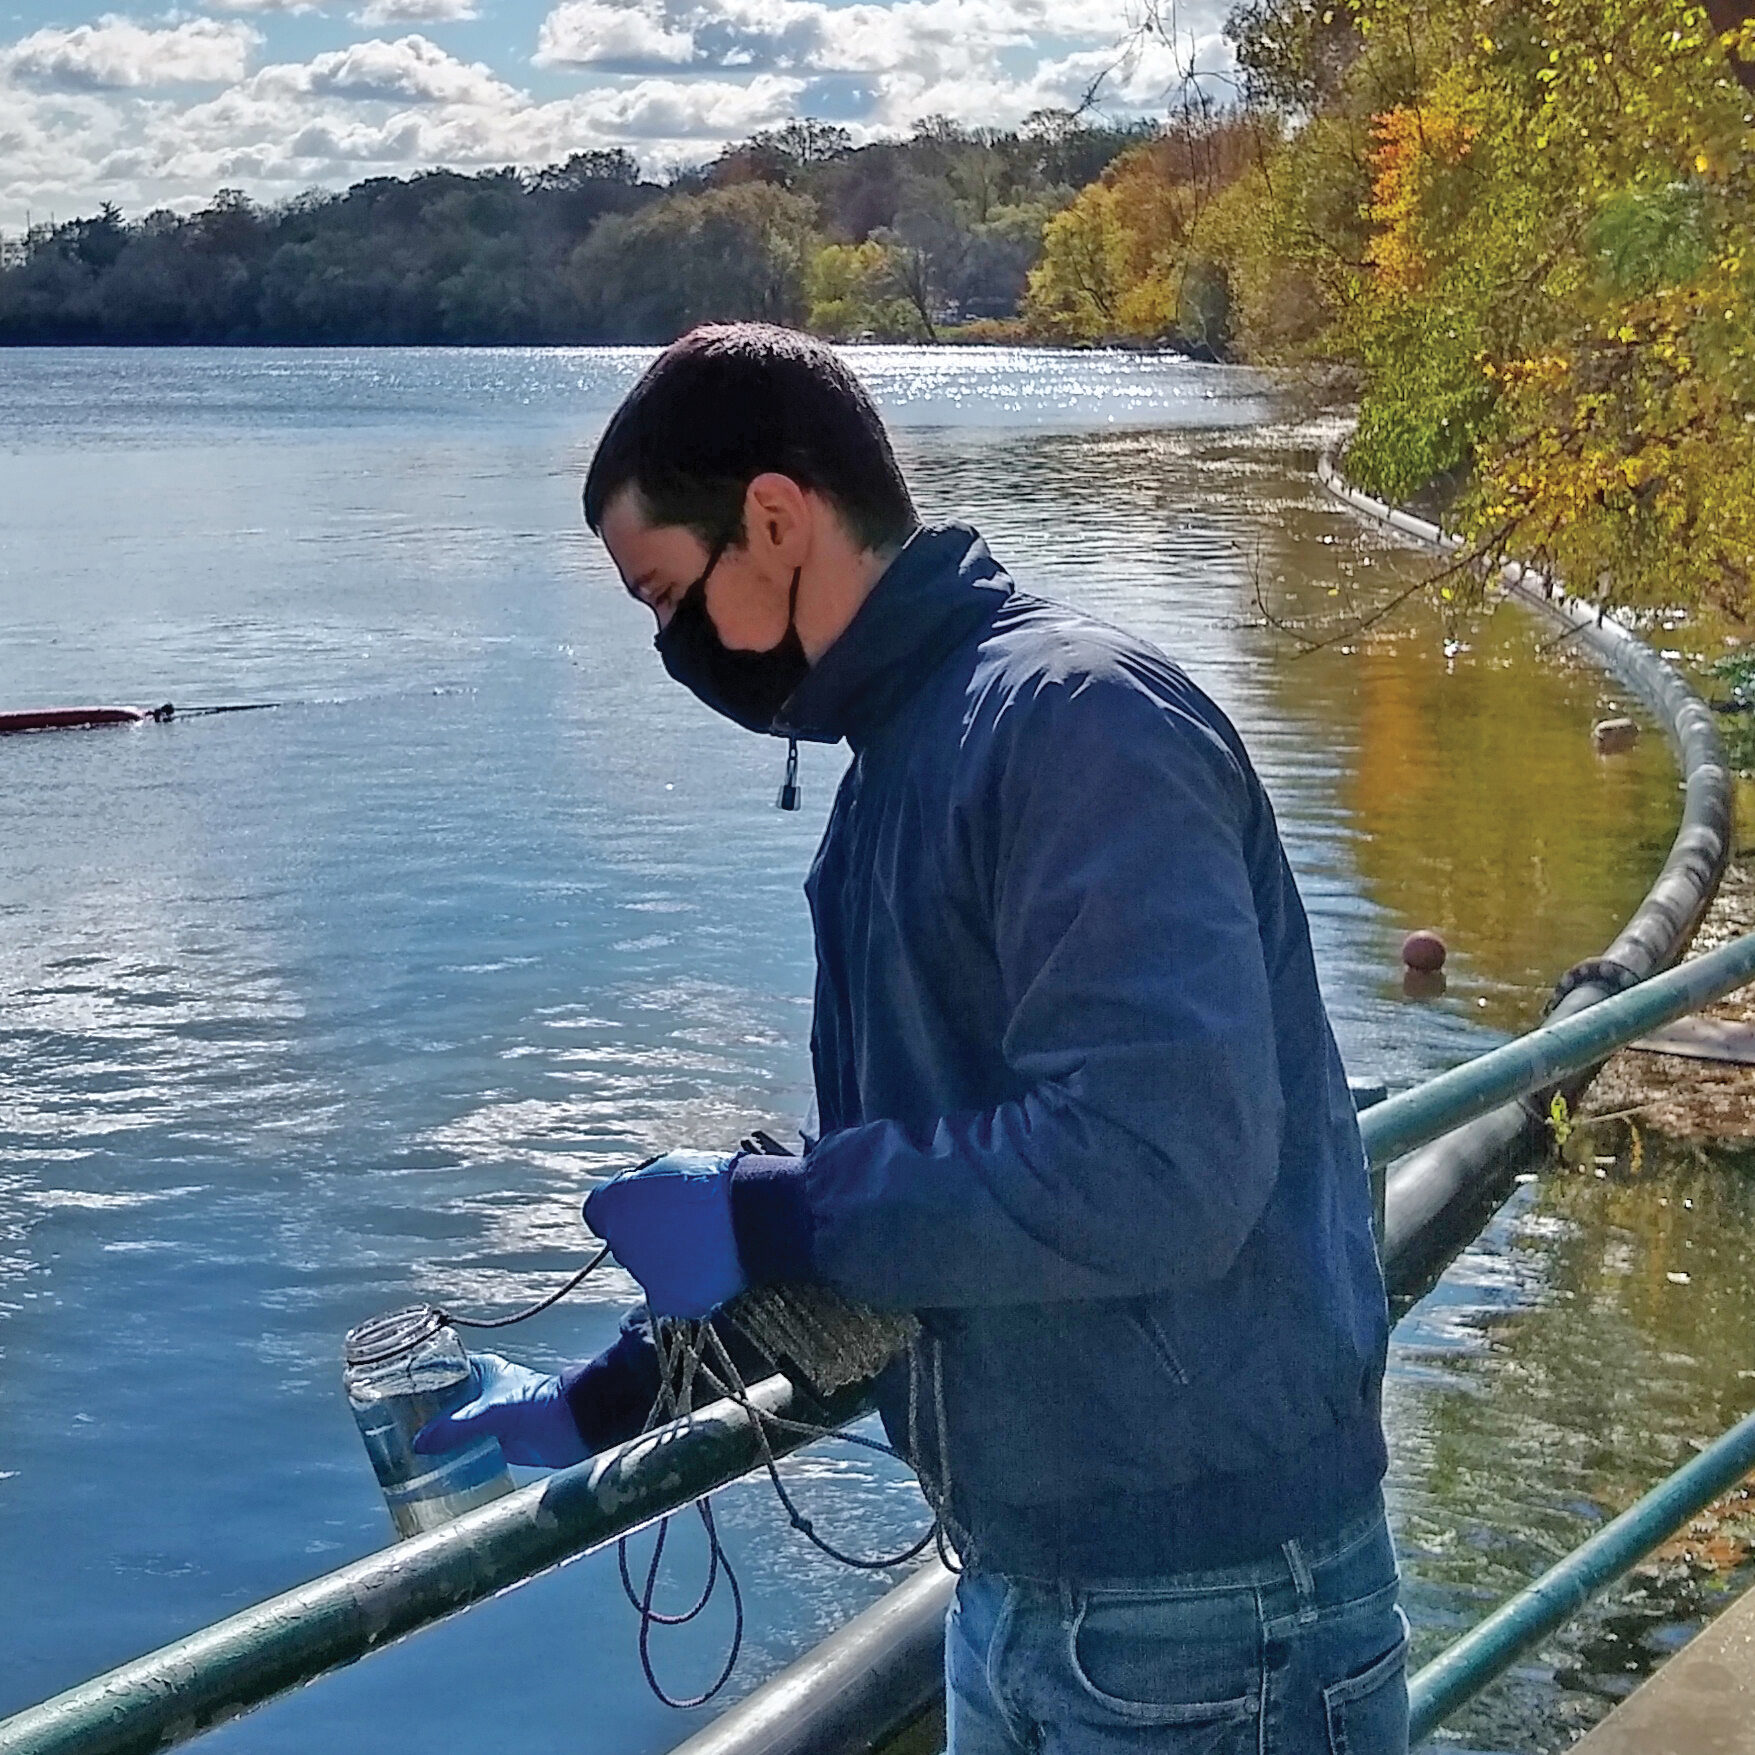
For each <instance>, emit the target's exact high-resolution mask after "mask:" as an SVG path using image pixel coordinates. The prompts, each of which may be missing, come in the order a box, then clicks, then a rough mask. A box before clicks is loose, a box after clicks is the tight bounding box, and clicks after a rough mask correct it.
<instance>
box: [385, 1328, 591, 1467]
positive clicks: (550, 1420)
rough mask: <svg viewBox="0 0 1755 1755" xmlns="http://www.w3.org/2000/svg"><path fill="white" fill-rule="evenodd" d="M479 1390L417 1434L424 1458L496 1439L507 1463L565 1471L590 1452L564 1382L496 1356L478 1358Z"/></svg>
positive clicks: (482, 1355)
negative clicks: (570, 1405) (564, 1393)
mask: <svg viewBox="0 0 1755 1755" xmlns="http://www.w3.org/2000/svg"><path fill="white" fill-rule="evenodd" d="M474 1364H475V1372H476V1392H475V1398H474V1399H473V1400H472V1401H467V1402H464V1403H462V1404H461V1405H460V1406H458V1407H455V1408H453V1409H452V1410H451V1412H450V1413H448V1414H441V1415H440V1416H439V1417H438V1419H436V1420H429V1421H428V1422H427V1424H426V1425H424V1426H423V1427H421V1429H420V1430H419V1431H418V1432H417V1433H416V1434H415V1435H414V1448H415V1449H416V1450H418V1451H419V1452H421V1454H422V1455H423V1456H424V1455H430V1454H431V1453H432V1452H434V1451H439V1450H457V1449H460V1448H461V1447H462V1446H464V1445H466V1444H475V1443H477V1442H479V1441H480V1440H481V1439H483V1438H497V1439H498V1440H499V1441H500V1449H501V1450H502V1451H503V1452H504V1453H505V1457H506V1461H507V1462H511V1463H519V1464H521V1465H523V1466H524V1467H527V1468H538V1469H564V1468H566V1467H568V1465H569V1464H572V1463H576V1462H583V1461H584V1460H585V1458H586V1457H587V1456H588V1455H589V1454H590V1452H588V1451H587V1450H586V1448H585V1440H584V1439H583V1438H582V1437H580V1435H579V1426H578V1423H577V1422H576V1421H575V1420H574V1418H573V1410H572V1409H571V1408H570V1407H568V1406H567V1398H566V1397H565V1396H564V1395H563V1394H562V1393H561V1380H560V1379H559V1378H558V1377H549V1376H547V1375H546V1374H545V1373H543V1372H541V1371H532V1370H531V1369H530V1367H529V1366H528V1365H515V1364H514V1363H513V1362H512V1361H511V1360H510V1359H502V1358H501V1357H500V1356H499V1354H498V1353H477V1354H475V1355H474Z"/></svg>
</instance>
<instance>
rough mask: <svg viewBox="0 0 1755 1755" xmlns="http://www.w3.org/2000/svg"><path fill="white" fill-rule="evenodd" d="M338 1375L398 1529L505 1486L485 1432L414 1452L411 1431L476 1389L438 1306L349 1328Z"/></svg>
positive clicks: (470, 1505)
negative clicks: (447, 1446)
mask: <svg viewBox="0 0 1755 1755" xmlns="http://www.w3.org/2000/svg"><path fill="white" fill-rule="evenodd" d="M342 1355H343V1359H344V1361H345V1366H346V1369H345V1371H344V1372H343V1375H342V1382H343V1384H344V1386H345V1387H346V1390H347V1400H348V1406H349V1407H351V1408H352V1409H353V1417H354V1419H355V1420H356V1421H357V1422H358V1424H359V1429H360V1436H361V1437H362V1438H363V1439H364V1440H365V1443H366V1454H367V1455H368V1456H369V1457H370V1458H371V1459H372V1468H373V1470H374V1472H375V1473H376V1474H377V1477H378V1485H379V1486H380V1487H382V1488H383V1490H384V1502H385V1504H386V1505H388V1506H389V1508H390V1521H391V1522H392V1523H394V1524H395V1526H396V1533H397V1535H398V1536H413V1535H418V1534H419V1533H420V1532H421V1531H422V1530H430V1529H436V1528H437V1527H438V1526H439V1525H440V1524H442V1523H448V1522H450V1520H451V1519H452V1518H454V1517H456V1516H458V1515H459V1514H461V1513H462V1512H465V1511H472V1510H474V1508H475V1507H476V1506H478V1505H485V1504H487V1502H488V1501H489V1500H490V1499H498V1498H499V1497H500V1495H501V1494H502V1493H510V1492H511V1491H512V1487H513V1481H512V1477H511V1475H510V1473H509V1472H508V1471H507V1468H506V1459H505V1457H504V1456H502V1455H501V1454H500V1446H499V1441H498V1440H497V1439H494V1438H483V1439H479V1440H477V1441H476V1442H475V1443H473V1444H466V1445H464V1446H462V1447H461V1448H459V1449H456V1450H446V1451H439V1452H435V1453H434V1454H433V1455H431V1456H422V1455H420V1454H419V1453H418V1452H417V1451H416V1450H415V1449H414V1435H415V1434H416V1433H417V1432H418V1431H420V1429H421V1428H422V1427H423V1426H425V1425H426V1424H427V1422H428V1421H430V1420H435V1419H437V1418H438V1417H439V1415H440V1414H445V1413H449V1412H450V1411H451V1410H452V1409H453V1408H456V1407H460V1406H461V1405H462V1404H463V1403H464V1402H466V1401H469V1400H471V1399H472V1398H473V1397H474V1395H475V1393H476V1383H477V1376H476V1370H475V1366H474V1364H473V1363H472V1362H471V1360H470V1357H469V1354H468V1352H467V1351H466V1350H465V1348H464V1345H463V1342H462V1340H461V1339H460V1338H459V1337H458V1334H457V1331H456V1330H455V1329H454V1328H452V1327H451V1325H450V1324H449V1323H448V1322H447V1321H446V1320H445V1315H444V1312H443V1311H441V1310H436V1309H434V1308H433V1306H432V1305H430V1304H416V1305H412V1306H410V1307H409V1308H408V1309H406V1310H392V1311H390V1312H389V1313H388V1314H386V1315H383V1316H374V1317H372V1318H371V1320H370V1321H368V1322H362V1323H361V1324H360V1325H359V1326H358V1327H357V1328H352V1329H349V1330H348V1332H347V1338H346V1340H345V1341H344V1342H343V1343H342Z"/></svg>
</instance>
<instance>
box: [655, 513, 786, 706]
mask: <svg viewBox="0 0 1755 1755" xmlns="http://www.w3.org/2000/svg"><path fill="white" fill-rule="evenodd" d="M724 549H725V544H724V543H719V544H717V545H716V546H715V547H714V550H713V554H712V557H711V559H709V560H708V562H707V570H706V572H704V573H702V575H701V576H700V578H698V579H697V580H696V581H695V582H694V584H692V585H691V586H690V587H689V588H688V590H687V591H685V592H684V593H683V595H682V599H681V601H680V602H679V603H678V604H677V606H676V610H675V613H674V614H672V616H671V618H670V620H669V621H668V622H666V623H665V625H664V626H663V628H661V629H660V630H659V633H658V637H657V638H656V639H655V640H654V641H653V642H652V644H653V645H654V646H656V647H657V648H658V656H659V657H660V658H662V659H663V660H664V668H665V669H666V670H667V671H669V672H670V674H671V676H672V677H674V678H675V679H676V681H678V682H679V683H681V684H682V685H683V687H684V688H685V689H688V690H690V691H691V692H692V693H694V694H695V695H697V696H698V697H699V698H700V699H701V700H702V701H704V702H705V703H706V704H707V705H708V706H709V707H711V708H712V709H713V710H714V711H715V712H716V713H723V714H724V715H725V717H726V718H727V719H731V720H735V721H736V722H737V723H738V724H739V725H742V726H744V727H746V728H747V729H748V730H750V731H772V730H773V729H774V721H775V719H776V718H777V717H778V716H779V712H780V709H781V708H782V707H783V706H785V704H786V701H787V698H788V697H789V696H790V695H791V693H792V691H793V690H794V689H796V688H797V687H798V685H799V684H800V683H801V682H803V681H804V678H805V673H806V672H807V671H808V670H809V669H810V660H809V659H808V658H806V657H805V655H804V643H803V642H802V641H801V640H800V639H799V637H798V626H797V616H798V573H797V572H796V571H795V572H794V573H793V575H792V601H791V603H790V605H789V607H788V609H787V612H786V632H785V633H784V634H783V635H781V637H780V643H779V645H777V646H770V647H769V648H768V650H767V651H766V652H740V651H738V650H737V649H736V648H734V647H731V646H727V645H726V644H725V642H724V641H723V640H721V639H720V638H719V630H718V629H717V628H716V627H714V625H713V618H712V617H711V616H710V615H709V614H708V613H707V576H708V574H710V573H711V572H712V571H713V569H714V568H715V567H716V566H717V565H718V564H719V556H720V555H721V554H722V553H723V552H724Z"/></svg>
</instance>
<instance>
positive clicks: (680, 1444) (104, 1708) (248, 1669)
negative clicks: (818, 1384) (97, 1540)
mask: <svg viewBox="0 0 1755 1755" xmlns="http://www.w3.org/2000/svg"><path fill="white" fill-rule="evenodd" d="M750 1395H751V1399H752V1400H753V1401H754V1402H755V1404H756V1405H757V1406H758V1407H760V1408H762V1409H763V1410H764V1411H765V1412H767V1413H772V1414H778V1415H780V1416H782V1417H784V1418H790V1419H794V1420H813V1421H814V1420H822V1419H823V1418H824V1417H825V1410H824V1408H822V1407H820V1406H817V1405H815V1404H812V1403H807V1402H806V1401H805V1400H804V1399H803V1398H802V1397H800V1396H799V1395H798V1394H797V1393H796V1392H794V1391H793V1389H792V1387H791V1385H789V1384H788V1383H787V1382H786V1380H785V1379H784V1378H781V1377H770V1378H766V1379H764V1380H763V1381H762V1382H761V1383H759V1384H757V1385H756V1386H755V1387H754V1388H753V1389H752V1390H751V1392H750ZM857 1412H858V1405H857V1402H856V1401H855V1400H854V1399H851V1398H849V1399H846V1400H843V1401H842V1402H840V1403H839V1404H837V1405H835V1406H833V1407H831V1408H830V1409H829V1410H828V1411H827V1413H828V1417H829V1418H831V1419H833V1420H836V1421H844V1420H847V1419H850V1418H851V1417H853V1415H854V1414H856V1413H857ZM769 1442H770V1444H771V1445H772V1447H773V1449H774V1450H775V1451H777V1452H778V1451H781V1450H789V1449H795V1448H796V1447H797V1445H798V1444H799V1443H800V1439H799V1438H797V1437H795V1436H794V1437H782V1436H781V1435H780V1434H779V1433H775V1434H774V1435H773V1436H772V1437H771V1438H770V1440H769ZM760 1455H761V1452H760V1446H759V1443H758V1440H757V1435H756V1430H755V1423H754V1421H753V1420H752V1419H751V1418H750V1416H749V1415H748V1414H746V1413H744V1412H743V1410H742V1409H740V1408H738V1407H736V1406H735V1405H734V1404H733V1403H731V1402H728V1401H721V1402H715V1403H714V1404H713V1405H712V1406H711V1407H709V1408H706V1409H704V1410H702V1411H701V1412H699V1413H697V1414H696V1415H694V1417H693V1418H692V1419H690V1420H688V1421H686V1422H679V1423H677V1424H675V1425H672V1426H667V1427H665V1428H663V1429H662V1430H661V1431H659V1432H655V1433H653V1434H651V1435H650V1436H648V1437H646V1438H639V1439H635V1440H633V1441H632V1442H631V1443H628V1444H624V1445H620V1446H618V1447H617V1448H616V1449H614V1450H611V1451H606V1452H604V1453H603V1455H601V1456H598V1457H595V1458H593V1459H592V1460H591V1461H590V1462H585V1463H580V1464H579V1465H578V1466H577V1467H575V1468H570V1469H563V1470H561V1471H560V1472H559V1473H557V1474H553V1475H550V1476H548V1477H547V1478H546V1479H545V1480H542V1481H539V1482H537V1483H535V1484H534V1485H532V1486H528V1487H522V1488H520V1489H518V1490H517V1491H516V1492H513V1493H508V1494H507V1495H506V1496H505V1497H504V1498H502V1499H496V1500H494V1501H493V1502H492V1503H491V1504H488V1505H484V1506H481V1507H479V1508H478V1509H476V1510H475V1511H471V1512H466V1513H465V1514H464V1515H463V1516H462V1517H459V1518H457V1519H456V1520H455V1521H454V1522H452V1523H448V1524H446V1525H444V1526H443V1527H442V1528H440V1529H436V1530H429V1531H427V1532H426V1533H425V1534H423V1535H418V1536H413V1537H411V1538H410V1539H409V1540H407V1541H405V1542H398V1543H396V1544H395V1545H394V1546H392V1547H389V1548H384V1549H382V1550H380V1551H379V1552H378V1553H375V1554H368V1555H367V1556H366V1557H365V1558H364V1559H363V1560H356V1561H354V1562H353V1563H352V1564H351V1565H348V1566H343V1567H341V1568H339V1569H338V1570H337V1571H334V1572H330V1573H326V1574H324V1576H323V1577H321V1578H317V1579H313V1580H312V1581H311V1582H310V1583H309V1584H303V1585H300V1586H298V1587H297V1588H296V1589H294V1590H290V1591H286V1592H285V1593H283V1594H282V1595H280V1596H277V1597H271V1598H270V1599H269V1600H268V1601H267V1602H265V1603H258V1604H257V1605H256V1606H255V1607H254V1608H250V1609H245V1610H243V1611H241V1612H240V1613H238V1614H236V1615H230V1616H228V1617H227V1618H226V1619H225V1620H223V1621H218V1622H215V1623H214V1625H213V1626H211V1627H204V1628H203V1629H201V1631H200V1632H198V1633H192V1634H190V1635H189V1637H188V1638H186V1639H180V1640H178V1641H177V1642H176V1643H175V1644H174V1645H167V1646H163V1647H161V1648H160V1649H159V1650H158V1651H155V1652H151V1653H149V1654H148V1655H147V1656H145V1657H142V1658H137V1659H136V1660H135V1661H134V1662H132V1663H127V1664H123V1665H121V1666H120V1668H118V1669H114V1670H111V1671H110V1672H109V1673H108V1674H107V1675H102V1676H99V1677H97V1678H95V1679H94V1680H93V1681H90V1682H85V1683H82V1684H81V1685H80V1686H78V1687H76V1688H71V1689H69V1690H68V1691H67V1692H66V1693H64V1694H59V1695H57V1696H55V1698H54V1699H52V1700H46V1701H44V1702H43V1703H42V1704H41V1705H40V1706H33V1707H30V1708H28V1709H27V1710H25V1711H24V1712H21V1713H17V1714H15V1715H14V1716H13V1717H11V1718H9V1719H7V1720H5V1721H4V1722H3V1723H0V1755H134V1752H144V1751H147V1750H155V1749H167V1748H170V1747H172V1746H173V1745H175V1744H177V1743H182V1742H186V1741H187V1740H188V1739H189V1738H191V1737H195V1736H199V1735H200V1734H201V1733H202V1732H203V1731H208V1730H212V1729H213V1728H214V1727H215V1726H216V1725H220V1724H223V1723H225V1722H226V1721H227V1720H228V1719H234V1718H237V1717H238V1716H239V1715H240V1714H242V1713H245V1712H248V1711H249V1710H250V1709H251V1708H252V1707H254V1706H259V1705H260V1704H261V1703H262V1702H263V1701H265V1700H268V1699H271V1698H272V1697H273V1696H275V1695H277V1694H283V1693H285V1692H287V1691H288V1690H289V1689H292V1688H296V1687H298V1686H299V1685H300V1684H301V1683H305V1682H309V1681H312V1680H314V1679H315V1678H316V1677H318V1676H321V1675H323V1674H325V1673H326V1672H327V1671H329V1670H334V1669H339V1668H341V1667H342V1666H343V1665H344V1664H350V1663H353V1662H354V1661H355V1660H356V1659H358V1658H362V1657H364V1656H366V1654H367V1653H368V1652H372V1651H376V1650H377V1649H378V1648H379V1647H381V1646H384V1645H387V1644H389V1643H390V1642H391V1641H392V1640H395V1639H400V1638H401V1637H402V1636H403V1635H405V1634H408V1633H413V1632H414V1631H415V1630H416V1629H418V1628H421V1627H426V1626H429V1625H430V1624H431V1623H433V1622H435V1621H439V1620H443V1619H444V1618H445V1617H446V1616H448V1615H454V1614H456V1613H457V1612H458V1610H460V1609H466V1608H468V1607H469V1606H470V1605H471V1604H472V1603H478V1602H480V1601H482V1599H483V1598H485V1597H490V1596H494V1595H496V1594H497V1593H499V1592H500V1591H503V1590H506V1589H508V1588H509V1587H510V1586H512V1585H515V1584H520V1583H522V1582H523V1581H524V1580H526V1579H528V1578H533V1577H535V1576H536V1575H537V1574H538V1573H540V1572H544V1571H546V1570H548V1569H549V1568H550V1567H552V1566H557V1565H559V1564H560V1563H561V1562H562V1561H564V1560H570V1559H572V1558H574V1557H575V1556H576V1555H579V1554H584V1553H588V1552H589V1551H590V1550H591V1549H593V1548H599V1547H602V1546H603V1545H604V1544H605V1543H607V1542H612V1541H614V1540H615V1539H616V1538H617V1537H618V1536H625V1535H628V1534H630V1533H631V1532H632V1531H634V1530H637V1529H639V1528H640V1527H641V1526H642V1525H643V1524H647V1523H650V1522H652V1521H653V1520H654V1519H655V1518H659V1517H662V1516H664V1515H665V1514H666V1513H668V1512H672V1511H675V1510H677V1509H678V1508H679V1507H681V1506H685V1505H688V1504H689V1503H690V1502H691V1501H693V1500H695V1499H698V1498H699V1497H700V1496H701V1495H702V1494H704V1493H708V1492H711V1491H712V1490H713V1489H715V1488H717V1487H723V1486H725V1485H726V1484H727V1483H729V1482H731V1481H734V1480H736V1479H737V1478H738V1476H740V1475H742V1474H745V1473H747V1472H748V1471H749V1470H750V1469H751V1468H753V1467H755V1466H756V1464H757V1463H758V1462H759V1461H760Z"/></svg>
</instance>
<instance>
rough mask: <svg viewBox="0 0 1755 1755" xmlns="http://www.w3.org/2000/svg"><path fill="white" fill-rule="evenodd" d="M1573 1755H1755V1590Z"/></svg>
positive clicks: (1637, 1692) (1575, 1746) (1625, 1702)
mask: <svg viewBox="0 0 1755 1755" xmlns="http://www.w3.org/2000/svg"><path fill="white" fill-rule="evenodd" d="M1572 1755H1755V1591H1751V1592H1750V1593H1749V1594H1747V1595H1746V1596H1744V1597H1743V1598H1742V1599H1741V1600H1740V1601H1738V1602H1736V1603H1733V1604H1732V1605H1731V1606H1730V1608H1728V1609H1726V1610H1725V1612H1724V1613H1723V1614H1722V1615H1720V1616H1719V1618H1718V1619H1717V1620H1716V1621H1714V1622H1713V1624H1712V1625H1711V1626H1710V1627H1708V1628H1707V1629H1706V1631H1705V1632H1704V1633H1701V1634H1699V1635H1697V1636H1696V1637H1695V1638H1694V1639H1693V1640H1692V1641H1691V1642H1690V1643H1689V1644H1687V1645H1685V1646H1683V1648H1682V1649H1681V1650H1680V1651H1679V1652H1678V1653H1677V1654H1676V1655H1675V1656H1674V1657H1673V1658H1671V1659H1670V1661H1669V1662H1668V1663H1667V1664H1665V1665H1664V1667H1663V1668H1662V1669H1661V1670H1659V1671H1658V1672H1657V1674H1656V1675H1655V1676H1653V1677H1652V1678H1651V1680H1650V1681H1649V1682H1646V1683H1644V1684H1643V1685H1642V1686H1641V1687H1639V1688H1637V1689H1636V1690H1635V1691H1634V1692H1633V1693H1632V1694H1630V1695H1629V1696H1628V1697H1627V1698H1626V1699H1625V1700H1623V1701H1622V1702H1621V1704H1620V1705H1619V1706H1617V1707H1616V1708H1615V1710H1614V1711H1613V1712H1612V1713H1610V1714H1609V1716H1608V1717H1607V1718H1606V1719H1604V1720H1603V1722H1602V1723H1601V1724H1600V1725H1598V1726H1597V1728H1596V1729H1595V1730H1594V1731H1591V1732H1589V1733H1588V1734H1587V1735H1585V1736H1583V1737H1581V1738H1580V1739H1579V1740H1578V1741H1577V1742H1576V1743H1574V1744H1573V1745H1572Z"/></svg>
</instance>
